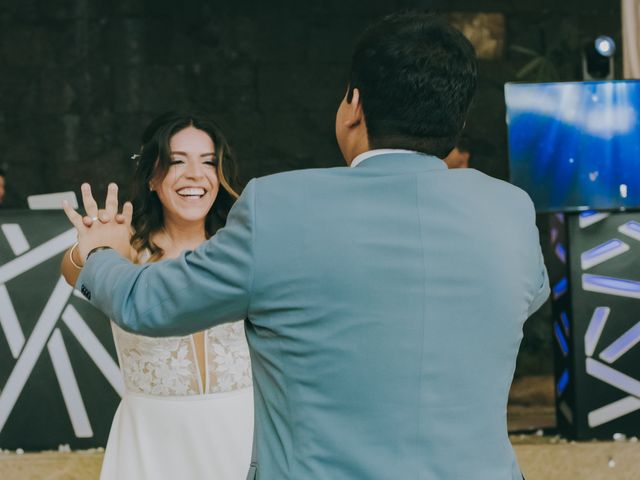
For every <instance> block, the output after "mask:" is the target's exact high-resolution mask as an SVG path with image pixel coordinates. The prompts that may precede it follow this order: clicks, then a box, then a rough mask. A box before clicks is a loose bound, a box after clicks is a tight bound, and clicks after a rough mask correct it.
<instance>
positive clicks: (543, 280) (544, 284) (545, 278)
mask: <svg viewBox="0 0 640 480" xmlns="http://www.w3.org/2000/svg"><path fill="white" fill-rule="evenodd" d="M538 248H539V247H538ZM538 258H539V260H538V272H537V274H538V278H539V285H540V287H539V289H538V291H537V292H536V293H535V294H534V296H533V300H532V301H531V305H529V315H528V316H529V317H530V316H531V315H533V314H534V313H535V312H536V311H537V310H538V309H539V308H540V307H541V306H542V305H543V304H544V302H546V301H547V298H549V293H550V292H551V290H550V288H549V275H547V267H545V265H544V258H543V257H542V250H540V251H539V252H538Z"/></svg>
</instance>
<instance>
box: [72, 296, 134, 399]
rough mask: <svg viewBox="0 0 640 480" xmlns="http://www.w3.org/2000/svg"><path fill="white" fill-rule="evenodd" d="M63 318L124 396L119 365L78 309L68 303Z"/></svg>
mask: <svg viewBox="0 0 640 480" xmlns="http://www.w3.org/2000/svg"><path fill="white" fill-rule="evenodd" d="M62 319H63V320H64V323H65V324H66V325H67V327H69V330H71V333H73V335H74V336H75V337H76V339H77V340H78V342H79V343H80V345H82V348H84V350H85V351H86V352H87V354H88V355H89V356H90V357H91V360H93V362H94V363H95V364H96V366H97V367H98V369H99V370H100V371H101V372H102V374H103V375H104V376H105V378H106V379H107V381H108V382H109V383H110V384H111V386H112V387H113V389H114V390H115V391H116V392H118V395H120V396H121V397H122V396H123V395H124V380H123V378H122V374H121V373H120V369H119V368H118V365H116V363H115V362H114V361H113V358H111V355H109V352H107V349H106V348H104V346H103V345H102V343H100V340H98V338H97V337H96V336H95V335H94V333H93V332H92V331H91V329H90V328H89V327H88V326H87V324H86V323H85V321H84V320H83V319H82V317H81V316H80V314H79V313H78V311H77V310H76V309H75V308H73V306H72V305H67V308H65V310H64V312H63V313H62Z"/></svg>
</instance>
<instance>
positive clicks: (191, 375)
mask: <svg viewBox="0 0 640 480" xmlns="http://www.w3.org/2000/svg"><path fill="white" fill-rule="evenodd" d="M111 325H112V329H113V337H114V340H115V344H116V350H117V352H118V360H119V362H120V369H121V370H122V374H123V376H124V383H125V387H126V389H127V391H129V392H133V393H142V394H145V395H152V396H162V397H165V396H185V395H198V394H207V393H221V392H230V391H234V390H240V389H242V388H246V387H249V386H251V364H250V360H249V349H248V347H247V342H246V339H245V334H244V322H242V321H239V322H235V323H228V324H224V325H218V326H216V327H213V328H210V329H209V330H207V331H206V332H205V334H204V346H205V348H204V357H205V362H204V363H205V365H199V364H198V360H197V354H196V347H195V342H194V339H193V337H192V336H191V335H188V336H185V337H167V338H151V337H145V336H143V335H137V334H133V333H129V332H126V331H124V330H122V329H121V328H120V327H118V326H117V325H116V324H115V323H113V322H112V323H111ZM201 368H204V369H205V372H204V378H205V385H202V376H203V375H201V374H200V369H201Z"/></svg>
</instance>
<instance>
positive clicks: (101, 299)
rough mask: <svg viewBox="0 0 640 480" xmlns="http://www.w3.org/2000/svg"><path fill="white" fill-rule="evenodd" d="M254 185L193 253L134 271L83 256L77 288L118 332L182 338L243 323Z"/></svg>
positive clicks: (107, 257)
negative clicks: (216, 231) (179, 336)
mask: <svg viewBox="0 0 640 480" xmlns="http://www.w3.org/2000/svg"><path fill="white" fill-rule="evenodd" d="M254 208H255V182H254V181H251V182H249V184H248V185H247V187H246V188H245V190H244V192H243V194H242V196H241V197H240V199H238V201H237V202H236V204H235V205H234V207H233V208H232V210H231V212H230V213H229V218H228V220H227V225H226V226H225V227H224V228H223V229H221V230H220V231H218V233H217V234H216V235H214V236H213V237H212V238H211V239H209V240H208V241H206V242H205V243H203V244H202V245H200V246H199V247H198V248H197V249H196V250H194V251H193V252H187V253H184V254H182V255H181V256H180V257H178V258H176V259H174V260H165V261H161V262H158V263H153V264H148V265H143V266H138V265H133V264H132V263H130V262H129V261H128V260H126V259H124V258H123V257H121V256H120V255H119V254H118V253H116V252H115V251H113V250H104V251H98V252H96V253H94V254H93V255H91V256H90V257H89V258H88V259H87V261H86V263H85V266H84V268H83V270H82V273H81V274H80V277H79V278H78V282H77V286H78V287H80V290H81V291H82V292H83V293H84V294H85V296H86V297H88V298H89V300H90V301H91V303H92V304H93V305H95V306H96V307H98V308H99V309H100V310H102V311H103V312H104V313H105V314H106V315H108V316H109V317H110V318H111V319H112V320H114V321H115V322H116V323H117V324H118V325H120V326H121V327H122V328H124V329H125V330H129V331H132V332H136V333H142V334H144V335H149V336H155V337H161V336H172V335H186V334H189V333H193V332H197V331H200V330H204V329H206V328H208V327H211V326H213V325H217V324H220V323H225V322H231V321H235V320H238V319H241V318H246V317H247V311H248V308H249V300H250V296H251V286H252V281H253V235H254V231H253V226H254V218H253V215H254V212H255V210H254Z"/></svg>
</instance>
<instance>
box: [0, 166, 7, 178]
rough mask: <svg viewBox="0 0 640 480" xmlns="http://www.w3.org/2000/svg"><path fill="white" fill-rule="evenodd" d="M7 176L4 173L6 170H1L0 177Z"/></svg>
mask: <svg viewBox="0 0 640 480" xmlns="http://www.w3.org/2000/svg"><path fill="white" fill-rule="evenodd" d="M6 176H7V175H6V174H5V173H4V170H3V169H1V168H0V177H6Z"/></svg>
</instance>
